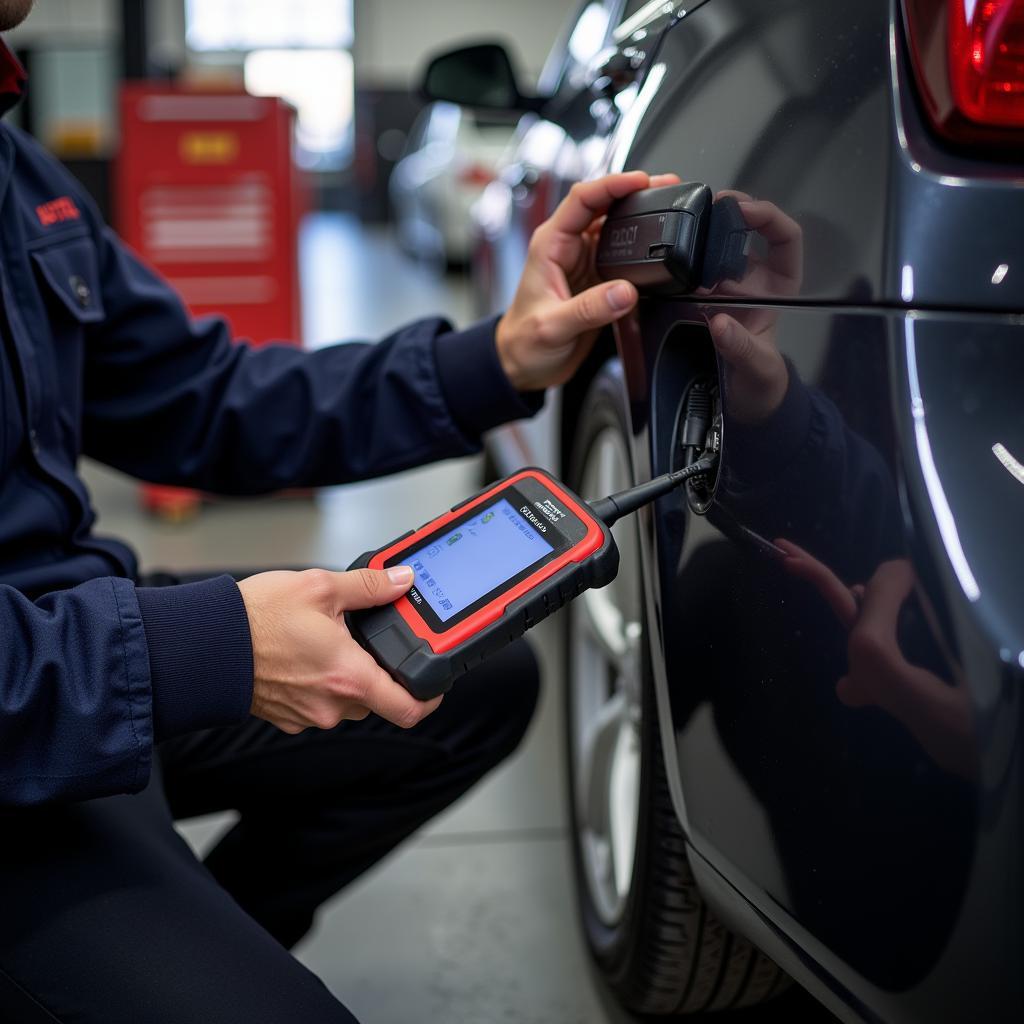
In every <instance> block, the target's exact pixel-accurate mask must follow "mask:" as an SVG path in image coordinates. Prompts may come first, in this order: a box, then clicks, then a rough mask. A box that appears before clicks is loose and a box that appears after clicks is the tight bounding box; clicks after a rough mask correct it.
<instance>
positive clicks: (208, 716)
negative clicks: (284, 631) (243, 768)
mask: <svg viewBox="0 0 1024 1024" xmlns="http://www.w3.org/2000/svg"><path fill="white" fill-rule="evenodd" d="M251 701H252V646H251V640H250V636H249V625H248V619H247V617H246V613H245V606H244V604H243V602H242V597H241V594H240V593H239V591H238V587H237V585H236V584H235V582H234V580H232V579H231V578H230V577H228V576H221V577H217V578H215V579H212V580H204V581H202V582H200V583H195V584H189V585H186V586H179V587H167V588H164V589H157V590H149V589H144V588H136V587H135V586H134V585H133V584H132V583H131V581H130V580H124V579H118V578H113V577H105V578H100V579H94V580H90V581H89V582H87V583H83V584H82V585H81V586H78V587H75V588H74V589H73V590H65V591H57V592H54V593H51V594H47V595H44V596H43V597H41V598H40V599H39V600H37V601H35V602H33V601H30V600H28V598H26V597H25V596H24V595H23V594H22V593H21V592H20V591H18V590H15V589H14V588H13V587H7V586H0V806H22V807H24V806H32V805H37V804H44V803H51V802H56V801H71V800H87V799H91V798H93V797H102V796H110V795H113V794H116V793H135V792H138V791H139V790H141V789H142V788H144V787H145V785H146V783H147V781H148V779H149V771H150V764H151V760H152V749H153V743H154V742H155V741H158V740H160V739H163V738H164V737H166V736H171V735H175V734H177V733H180V732H187V731H190V730H193V729H200V728H206V727H213V726H217V725H228V724H232V723H234V722H238V721H241V720H242V719H243V718H244V717H245V716H246V715H247V714H248V711H249V706H250V704H251Z"/></svg>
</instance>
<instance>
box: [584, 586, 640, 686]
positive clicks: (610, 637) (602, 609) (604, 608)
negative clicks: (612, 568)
mask: <svg viewBox="0 0 1024 1024" xmlns="http://www.w3.org/2000/svg"><path fill="white" fill-rule="evenodd" d="M613 596H614V595H612V594H610V593H609V592H608V590H607V589H604V590H588V591H587V592H586V593H585V594H583V595H582V597H581V598H580V601H579V603H580V604H581V605H582V607H583V616H582V618H583V620H584V622H585V624H586V628H587V631H588V632H589V633H590V635H591V637H592V638H593V639H594V640H595V641H596V642H597V646H598V647H599V648H600V649H601V653H602V654H603V655H604V657H605V658H607V660H608V661H609V662H611V663H612V664H613V665H614V666H615V667H616V668H617V669H619V670H621V669H622V668H623V667H624V663H625V660H626V658H627V656H628V655H629V653H630V649H631V646H632V636H633V635H634V634H635V633H636V630H635V629H634V628H630V627H631V623H629V622H627V621H626V619H625V616H623V614H622V610H621V609H620V608H619V607H618V606H617V605H616V604H615V602H614V600H613Z"/></svg>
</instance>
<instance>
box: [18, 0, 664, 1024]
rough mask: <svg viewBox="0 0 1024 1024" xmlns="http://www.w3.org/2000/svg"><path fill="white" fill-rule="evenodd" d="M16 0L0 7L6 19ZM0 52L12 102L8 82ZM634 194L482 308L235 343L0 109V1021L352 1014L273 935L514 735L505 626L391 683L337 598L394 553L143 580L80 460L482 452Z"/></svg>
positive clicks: (300, 477) (532, 377)
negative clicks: (440, 690) (497, 650)
mask: <svg viewBox="0 0 1024 1024" xmlns="http://www.w3.org/2000/svg"><path fill="white" fill-rule="evenodd" d="M31 5H32V0H0V30H5V29H9V28H11V27H13V26H14V25H16V24H18V23H19V22H20V21H21V20H22V19H23V18H24V17H25V16H26V15H27V13H28V10H29V8H30V7H31ZM0 48H2V50H0V105H2V109H3V110H7V109H9V108H10V107H11V106H12V105H13V104H14V103H15V102H16V101H17V99H18V97H19V95H20V93H21V91H22V88H23V85H24V72H23V70H22V69H21V67H20V65H19V64H18V62H17V61H16V59H15V58H14V57H13V56H12V55H11V53H10V52H9V50H7V48H6V46H4V45H3V44H2V43H0ZM668 180H670V179H668V178H665V179H660V178H659V179H655V181H656V183H660V182H663V181H668ZM649 183H650V179H649V178H648V176H647V175H646V174H644V173H641V172H631V173H628V174H618V175H612V176H609V177H606V178H603V179H600V180H597V181H593V182H590V183H588V184H586V185H581V186H577V187H575V188H574V189H573V191H572V192H571V194H570V195H569V196H568V197H567V198H566V199H565V201H564V202H563V203H562V204H561V205H560V206H559V208H558V209H557V211H556V212H555V213H554V214H553V216H552V217H551V219H550V220H549V221H547V222H546V223H545V224H544V225H542V226H541V227H540V228H539V229H538V230H537V232H536V234H535V235H534V238H533V241H532V243H531V246H530V252H529V256H528V259H527V263H526V267H525V269H524V272H523V276H522V279H521V281H520V284H519V288H518V291H517V294H516V296H515V299H514V301H513V303H512V305H511V307H510V308H509V310H508V311H507V312H506V313H505V315H504V316H503V317H501V318H500V320H497V321H489V322H486V323H483V324H480V325H477V326H475V327H472V328H470V329H469V330H466V331H463V332H456V331H453V330H452V329H451V328H450V327H449V325H448V324H446V323H445V322H443V321H442V320H427V321H421V322H419V323H415V324H412V325H410V326H409V327H406V328H405V329H403V330H400V331H398V332H397V333H395V334H393V335H392V336H390V337H389V338H387V339H385V340H383V341H381V342H380V343H378V344H376V345H369V344H362V345H358V344H350V345H339V346H335V347H332V348H328V349H323V350H320V351H316V352H311V353H304V352H301V351H299V350H297V349H295V348H293V347H290V346H270V347H267V348H261V349H259V350H254V349H252V348H250V347H247V346H246V345H235V344H233V343H232V339H231V338H230V337H229V335H228V332H227V329H226V327H225V325H224V324H223V323H222V322H220V321H217V320H206V321H202V322H197V323H193V322H191V321H190V319H189V317H188V315H187V313H186V311H185V309H184V308H183V307H182V304H181V302H180V301H179V299H178V297H177V296H176V294H175V293H174V291H173V290H172V289H171V288H170V287H169V286H168V285H167V284H166V283H164V282H163V281H162V280H160V279H159V278H158V277H157V276H156V275H155V274H154V273H153V272H152V271H151V270H149V269H147V268H146V267H145V266H144V265H143V264H142V263H140V262H139V260H138V259H136V257H135V256H133V255H132V253H131V252H129V251H128V249H127V248H126V247H125V246H124V245H123V244H122V243H121V242H119V241H118V239H117V238H116V237H115V236H114V235H113V234H112V233H111V232H110V231H109V230H108V229H107V228H106V227H105V226H104V225H103V224H102V223H101V220H100V217H99V215H98V213H97V211H96V210H95V208H94V206H93V204H92V203H91V201H90V200H89V198H88V196H87V195H86V194H85V193H84V191H83V190H82V189H81V188H80V186H79V185H78V183H77V182H76V181H75V180H74V179H73V178H72V177H71V176H70V175H69V174H68V173H67V172H66V171H65V170H64V169H63V168H62V167H61V166H60V165H59V164H58V163H57V162H56V161H55V160H54V159H53V158H51V157H50V156H48V155H47V154H46V153H44V152H43V151H42V150H41V149H40V148H39V147H38V146H37V144H36V143H35V142H34V141H33V140H32V139H31V138H29V137H27V136H26V135H24V134H22V133H20V132H18V131H16V130H14V129H12V128H10V127H7V126H0V203H2V205H0V284H2V307H3V308H2V313H3V315H2V317H0V334H2V347H0V1019H2V1020H4V1021H8V1020H9V1021H35V1020H40V1021H54V1020H60V1021H63V1020H72V1019H73V1020H75V1021H86V1022H89V1021H95V1022H97V1024H99V1022H103V1024H120V1022H124V1024H127V1022H132V1024H137V1022H140V1021H145V1022H146V1024H161V1022H168V1024H170V1022H174V1024H183V1022H187V1021H217V1022H218V1024H226V1022H233V1021H238V1022H242V1021H245V1022H247V1024H251V1022H253V1021H291V1020H302V1021H307V1022H314V1021H316V1022H319V1021H351V1020H353V1018H352V1017H351V1015H350V1014H349V1013H348V1012H347V1011H346V1010H345V1009H344V1008H343V1007H342V1006H341V1004H340V1003H338V1002H337V1001H336V1000H335V999H334V998H333V997H332V996H331V995H330V993H329V992H328V991H327V989H326V988H325V987H324V986H323V985H322V983H321V982H320V981H319V980H318V979H317V978H315V977H314V976H313V975H312V974H311V973H310V972H308V971H307V970H306V969H305V968H303V967H302V966H301V965H300V964H299V963H298V962H297V961H296V960H295V959H294V958H293V957H292V956H291V955H290V954H289V953H288V952H287V949H288V948H290V947H292V946H293V945H294V944H295V943H296V942H297V941H298V940H299V939H300V938H301V937H302V936H303V935H304V934H305V933H306V932H307V930H308V929H309V928H310V926H311V923H312V921H313V916H314V913H315V911H316V908H317V907H318V906H319V904H321V903H322V902H323V901H324V900H325V899H327V898H328V897H329V896H331V895H332V894H333V893H335V892H337V891H338V890H339V889H340V888H341V887H342V886H343V885H345V884H346V883H347V882H349V881H351V880H352V879H353V878H355V877H356V876H357V875H359V874H360V873H361V872H362V871H364V870H365V869H366V868H367V867H369V866H370V865H371V864H373V863H375V862H376V861H377V860H379V859H380V858H381V857H382V856H383V855H384V854H385V853H387V852H388V851H389V850H390V849H392V848H393V847H394V846H395V845H396V844H397V843H398V842H400V841H401V840H402V839H403V838H404V837H406V836H407V835H409V834H410V833H411V832H412V831H414V830H415V829H416V828H417V827H419V826H420V825H422V824H423V822H424V821H426V820H427V819H428V818H430V817H431V816H433V815H434V814H436V813H437V812H438V811H439V810H441V809H442V808H443V807H445V806H446V805H448V804H449V803H450V802H451V801H452V800H454V799H455V798H456V797H457V796H459V795H460V794H461V793H463V792H464V791H465V790H466V789H467V788H468V787H469V786H470V785H472V784H473V782H474V781H476V780H477V779H478V778H480V776H481V775H483V774H484V773H485V772H486V771H487V770H488V769H489V768H491V767H492V766H493V765H495V764H496V763H498V762H499V761H500V760H501V759H502V758H503V757H505V756H506V755H507V754H508V753H509V752H510V751H512V750H513V749H514V747H515V746H516V744H517V743H518V741H519V740H520V738H521V736H522V735H523V733H524V731H525V729H526V726H527V724H528V722H529V720H530V716H531V713H532V710H533V706H534V703H535V700H536V693H537V669H536V664H535V662H534V659H533V657H532V655H531V653H530V651H529V649H528V648H527V647H526V646H525V644H523V643H521V642H520V643H519V644H518V645H516V646H513V647H511V648H509V649H508V650H507V651H506V652H504V653H503V654H502V655H500V656H498V657H495V658H494V659H492V660H490V661H489V662H488V663H487V666H486V668H484V669H478V670H477V671H476V672H474V673H473V674H472V676H471V677H467V678H466V679H464V680H463V681H462V682H461V683H460V685H459V686H458V687H457V689H456V690H455V691H453V692H452V693H451V694H450V695H449V696H448V697H447V698H446V699H445V701H444V703H443V705H442V706H441V707H440V708H439V707H438V704H439V703H440V701H433V702H429V703H420V702H418V701H416V700H414V699H413V698H412V697H411V696H410V695H409V694H408V693H407V692H406V691H405V690H404V689H403V688H402V687H401V686H399V685H398V684H397V683H396V682H394V681H393V680H392V679H391V678H390V677H388V676H387V675H386V674H385V673H384V672H383V671H382V670H381V669H380V668H379V667H378V666H377V665H376V664H375V663H374V662H373V661H372V659H371V658H370V657H369V656H368V655H367V654H366V653H365V652H364V651H363V650H362V649H361V648H359V647H358V646H357V645H356V644H355V642H354V641H353V640H352V638H351V637H350V636H349V635H348V633H347V630H346V628H345V625H344V619H343V617H342V616H341V612H342V611H343V610H344V609H350V608H362V607H369V606H371V605H374V604H381V603H385V602H389V601H393V600H394V599H396V598H397V597H398V596H399V595H400V594H402V593H404V592H405V591H406V589H407V588H408V587H409V585H410V583H411V576H412V573H411V570H405V569H404V568H400V569H398V570H389V571H388V572H386V573H385V572H383V571H379V572H372V571H369V570H365V571H359V572H348V573H336V572H327V571H325V570H309V571H306V572H281V571H278V572H265V573H260V574H258V575H251V576H249V577H248V578H245V579H242V581H241V582H240V583H236V582H235V579H234V578H232V577H231V576H230V575H218V576H213V577H212V578H202V579H195V580H176V579H172V578H169V577H163V578H161V579H160V580H154V581H148V582H149V583H150V585H148V586H147V585H144V581H142V580H140V579H139V575H138V567H137V564H136V560H135V557H134V556H133V554H132V552H131V551H130V550H129V549H128V548H127V547H126V546H125V545H124V544H122V543H120V542H118V541H116V540H112V539H107V538H101V537H97V536H96V535H94V534H93V532H92V526H93V521H94V518H95V517H94V513H93V511H92V509H91V507H90V502H89V495H88V493H87V492H86V489H85V487H84V485H83V483H82V481H81V480H80V479H79V477H78V476H77V473H76V463H77V460H78V458H79V456H80V455H81V454H83V453H85V454H88V455H90V456H92V457H93V458H95V459H98V460H100V461H101V462H104V463H107V464H109V465H111V466H115V467H117V468H118V469H120V470H123V471H125V472H128V473H130V474H132V475H134V476H137V477H140V478H143V479H146V480H151V481H158V482H161V483H166V484H177V485H184V486H188V487H195V488H200V489H202V490H206V491H216V492H221V493H231V494H255V493H261V492H267V491H273V490H277V489H279V488H283V487H294V486H299V487H315V486H321V485H327V484H337V483H341V482H343V481H345V480H353V479H359V478H365V477H370V476H374V475H377V474H382V473H391V472H394V471H396V470H400V469H404V468H406V467H410V466H416V465H420V464H423V463H426V462H429V461H430V460H433V459H440V458H445V457H448V456H455V455H462V454H464V453H468V452H473V451H477V450H479V447H480V436H481V434H482V432H483V431H485V430H487V429H488V428H490V427H493V426H495V425H497V424H499V423H502V422H505V421H507V420H511V419H515V418H518V417H522V416H526V415H530V414H531V413H533V412H535V411H536V410H537V409H538V408H539V406H540V404H541V402H542V398H543V389H544V388H546V387H548V386H551V385H555V384H559V383H561V382H563V381H565V380H567V379H568V378H569V377H570V376H571V375H572V374H573V372H574V371H575V369H576V368H577V367H578V366H579V364H580V363H581V361H582V360H583V359H584V358H585V356H586V354H587V352H588V351H589V348H590V346H591V345H592V343H593V340H594V337H595V335H596V333H597V330H598V329H599V328H601V327H602V326H604V325H606V324H608V323H610V322H612V321H613V320H615V319H617V318H619V317H621V316H622V315H623V314H624V313H626V312H627V311H629V310H630V309H631V308H632V307H633V305H634V304H635V302H636V298H637V296H636V292H635V290H634V289H633V288H632V286H631V285H629V284H627V283H626V282H614V281H613V282H608V283H604V284H597V283H596V281H597V278H596V276H594V275H593V272H592V256H593V245H594V241H595V227H596V223H597V221H598V220H599V218H600V216H601V214H602V212H603V211H604V210H605V209H606V208H607V206H608V205H609V204H610V202H611V201H612V200H613V199H614V198H616V197H619V196H622V195H625V194H627V193H628V192H630V191H633V190H635V189H639V188H643V187H647V186H648V184H649ZM364 514H366V515H372V514H373V509H372V508H367V509H366V510H365V513H364ZM153 584H160V585H153ZM371 712H373V713H375V714H372V715H371ZM428 716H429V717H428ZM341 723H344V724H341ZM412 726H415V728H414V729H412V730H411V731H407V730H409V727H412ZM224 808H233V809H236V810H238V811H239V812H240V820H239V821H238V824H237V825H235V826H234V828H233V829H231V831H230V832H229V833H228V834H227V835H226V836H225V837H224V838H223V839H222V840H221V842H220V843H219V845H218V846H217V847H216V848H215V849H214V850H213V851H212V853H211V854H210V855H209V856H208V858H207V859H206V862H205V864H201V863H200V862H199V861H197V860H196V859H195V858H194V857H193V855H192V854H191V852H190V851H189V849H188V847H187V846H186V845H185V843H184V842H183V841H182V840H181V839H180V838H179V837H178V835H177V833H176V832H175V831H174V829H173V825H172V822H173V819H174V817H176V816H191V815H195V814H201V813H206V812H210V811H214V810H219V809H224ZM424 884H429V879H424ZM341 954H342V955H344V954H343V951H341ZM381 969H382V970H387V969H388V967H387V964H382V965H381Z"/></svg>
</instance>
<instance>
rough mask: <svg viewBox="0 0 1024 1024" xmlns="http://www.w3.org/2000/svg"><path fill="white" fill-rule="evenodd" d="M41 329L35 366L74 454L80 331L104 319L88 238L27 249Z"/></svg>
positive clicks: (79, 385)
mask: <svg viewBox="0 0 1024 1024" xmlns="http://www.w3.org/2000/svg"><path fill="white" fill-rule="evenodd" d="M31 255H32V262H33V264H34V265H35V269H36V280H37V283H38V285H39V290H40V295H41V298H42V304H43V309H44V311H45V314H46V327H47V328H48V330H45V331H41V332H40V333H39V335H37V337H36V346H37V355H38V357H39V359H40V368H41V370H42V372H43V374H44V375H45V376H46V377H48V378H49V380H48V381H45V382H44V387H45V388H47V390H50V393H51V396H52V399H53V400H54V405H55V409H56V414H57V421H58V423H59V425H60V430H61V433H62V434H63V435H64V440H65V442H66V443H67V444H68V445H69V447H71V448H73V449H74V451H75V454H77V450H78V446H79V443H80V435H81V408H82V382H83V377H84V372H85V332H86V329H87V328H88V327H89V325H91V324H96V323H99V322H100V321H101V320H103V318H104V315H105V314H104V309H103V298H102V293H101V291H100V275H99V261H98V259H97V256H96V247H95V245H94V244H93V242H92V239H91V238H88V237H82V238H74V239H71V240H68V241H64V242H59V243H56V244H54V245H49V246H46V247H45V248H41V249H36V250H33V252H32V254H31Z"/></svg>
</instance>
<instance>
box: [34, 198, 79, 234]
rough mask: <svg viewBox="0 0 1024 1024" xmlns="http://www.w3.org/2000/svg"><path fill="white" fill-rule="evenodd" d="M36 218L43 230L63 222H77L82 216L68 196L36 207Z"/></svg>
mask: <svg viewBox="0 0 1024 1024" xmlns="http://www.w3.org/2000/svg"><path fill="white" fill-rule="evenodd" d="M36 216H37V217H38V218H39V223H40V224H42V225H43V227H44V228H48V227H51V226H52V225H54V224H60V223H61V222H62V221H65V220H79V219H80V218H81V216H82V214H81V213H80V212H79V210H78V207H77V206H75V203H74V200H72V199H71V198H70V197H69V196H61V197H60V198H59V199H51V200H50V201H49V202H48V203H40V205H39V206H37V207H36Z"/></svg>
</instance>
